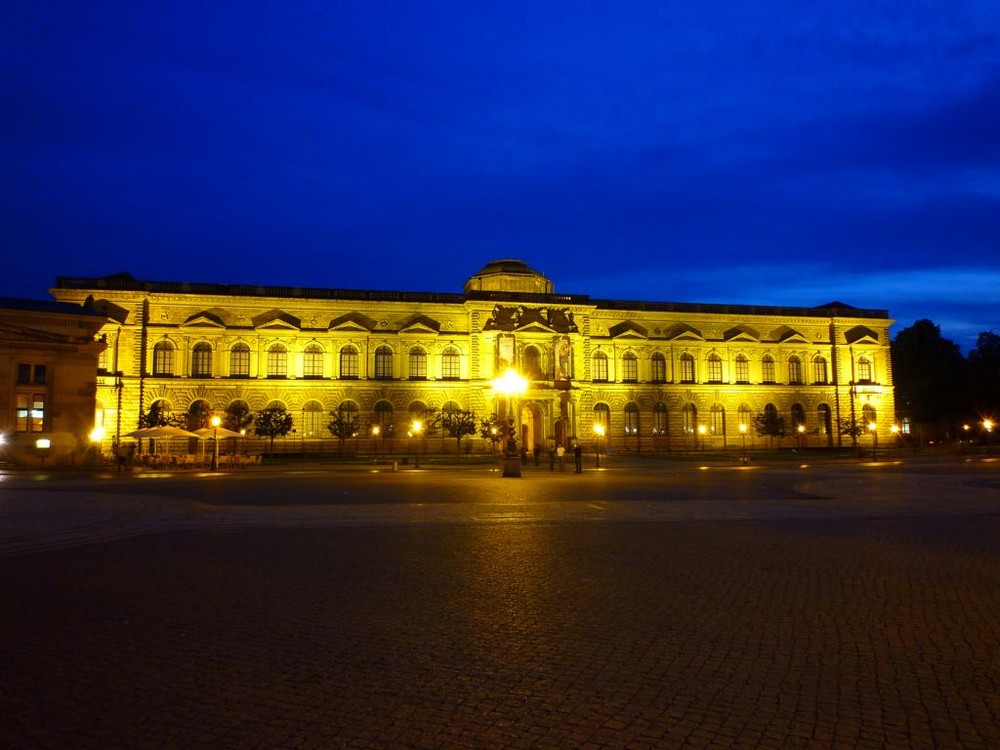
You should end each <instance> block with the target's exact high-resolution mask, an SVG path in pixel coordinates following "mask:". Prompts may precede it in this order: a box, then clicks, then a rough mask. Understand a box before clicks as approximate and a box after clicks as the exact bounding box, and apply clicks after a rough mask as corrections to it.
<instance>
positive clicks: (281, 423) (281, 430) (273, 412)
mask: <svg viewBox="0 0 1000 750" xmlns="http://www.w3.org/2000/svg"><path fill="white" fill-rule="evenodd" d="M291 429H292V415H291V414H289V413H288V412H287V411H286V410H285V407H284V406H280V407H277V408H273V409H262V410H261V411H259V412H257V414H256V415H255V416H254V419H253V431H254V433H255V434H256V435H257V436H258V437H266V438H270V447H269V448H268V455H271V456H273V455H274V439H275V438H276V437H284V436H285V435H287V434H288V433H289V432H290V431H291Z"/></svg>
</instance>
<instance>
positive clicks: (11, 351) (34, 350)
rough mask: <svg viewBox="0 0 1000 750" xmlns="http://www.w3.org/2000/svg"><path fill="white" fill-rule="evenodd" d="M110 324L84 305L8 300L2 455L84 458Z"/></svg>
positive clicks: (24, 459) (2, 313)
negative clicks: (104, 331)
mask: <svg viewBox="0 0 1000 750" xmlns="http://www.w3.org/2000/svg"><path fill="white" fill-rule="evenodd" d="M106 322H107V318H105V317H104V316H103V315H102V314H99V313H98V312H96V311H95V310H93V309H88V308H85V307H81V306H80V305H78V304H66V303H61V302H50V301H38V300H23V299H9V298H0V382H2V383H4V388H3V392H2V395H0V407H2V408H0V433H2V435H3V446H2V448H0V458H2V459H3V460H7V461H13V462H15V463H17V464H22V465H36V464H37V465H41V464H43V463H44V462H46V461H48V462H49V463H48V465H50V466H52V465H55V464H57V463H59V464H62V463H66V462H69V461H74V462H76V461H77V460H81V459H82V458H83V455H84V454H85V452H86V450H87V448H88V447H89V436H90V433H91V431H92V430H93V429H94V419H95V409H96V391H97V382H96V374H95V373H96V372H97V363H98V358H99V356H100V352H101V351H102V350H103V348H104V344H103V343H102V342H100V341H98V340H96V339H95V336H96V334H97V333H98V331H100V329H101V328H102V327H103V326H104V324H105V323H106Z"/></svg>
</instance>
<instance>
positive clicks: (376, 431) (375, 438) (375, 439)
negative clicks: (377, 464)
mask: <svg viewBox="0 0 1000 750" xmlns="http://www.w3.org/2000/svg"><path fill="white" fill-rule="evenodd" d="M381 431H382V430H381V428H380V427H379V426H378V425H377V424H373V425H372V446H373V447H374V449H375V460H376V461H377V460H378V436H379V433H380V432H381Z"/></svg>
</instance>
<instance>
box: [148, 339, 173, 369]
mask: <svg viewBox="0 0 1000 750" xmlns="http://www.w3.org/2000/svg"><path fill="white" fill-rule="evenodd" d="M173 374H174V345H173V344H171V343H170V342H169V341H157V342H156V346H154V347H153V375H155V376H159V377H169V376H171V375H173Z"/></svg>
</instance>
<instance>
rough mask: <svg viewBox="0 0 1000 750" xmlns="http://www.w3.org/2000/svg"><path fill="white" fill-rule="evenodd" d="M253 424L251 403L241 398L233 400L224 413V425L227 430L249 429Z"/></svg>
mask: <svg viewBox="0 0 1000 750" xmlns="http://www.w3.org/2000/svg"><path fill="white" fill-rule="evenodd" d="M252 424H253V414H252V413H251V411H250V405H249V404H247V402H246V401H241V400H239V399H237V400H236V401H231V402H230V403H229V406H227V407H226V411H225V413H224V414H223V417H222V426H223V427H225V428H226V429H227V430H232V431H233V432H239V431H240V430H248V429H249V427H250V425H252Z"/></svg>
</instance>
